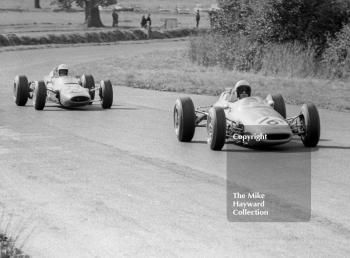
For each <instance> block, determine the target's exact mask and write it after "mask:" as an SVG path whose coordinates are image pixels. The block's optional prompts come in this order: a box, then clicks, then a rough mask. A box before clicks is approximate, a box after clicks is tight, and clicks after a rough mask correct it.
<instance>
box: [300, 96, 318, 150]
mask: <svg viewBox="0 0 350 258" xmlns="http://www.w3.org/2000/svg"><path fill="white" fill-rule="evenodd" d="M300 119H301V122H302V124H303V127H304V133H303V134H302V135H301V140H302V142H303V144H304V145H305V147H316V145H317V144H318V141H319V140H320V131H321V125H320V116H319V114H318V111H317V108H316V106H315V105H314V104H312V103H309V104H304V105H303V106H302V107H301V115H300Z"/></svg>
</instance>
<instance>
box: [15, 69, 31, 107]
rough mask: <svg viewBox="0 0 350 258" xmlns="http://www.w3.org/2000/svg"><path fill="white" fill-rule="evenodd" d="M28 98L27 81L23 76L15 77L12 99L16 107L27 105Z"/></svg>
mask: <svg viewBox="0 0 350 258" xmlns="http://www.w3.org/2000/svg"><path fill="white" fill-rule="evenodd" d="M28 97H29V84H28V79H27V77H26V76H24V75H17V76H16V77H15V81H14V84H13V98H14V101H15V103H16V105H17V106H24V105H25V104H27V101H28Z"/></svg>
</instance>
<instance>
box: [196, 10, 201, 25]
mask: <svg viewBox="0 0 350 258" xmlns="http://www.w3.org/2000/svg"><path fill="white" fill-rule="evenodd" d="M200 19H201V15H200V14H199V9H198V10H197V12H196V28H197V29H198V26H199V21H200Z"/></svg>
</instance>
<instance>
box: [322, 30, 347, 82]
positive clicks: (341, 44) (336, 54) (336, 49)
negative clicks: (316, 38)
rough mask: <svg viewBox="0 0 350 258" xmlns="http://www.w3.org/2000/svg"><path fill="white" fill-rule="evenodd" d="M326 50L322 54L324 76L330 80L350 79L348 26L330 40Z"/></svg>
mask: <svg viewBox="0 0 350 258" xmlns="http://www.w3.org/2000/svg"><path fill="white" fill-rule="evenodd" d="M328 45H329V46H328V48H327V49H326V50H325V52H324V54H323V65H324V67H325V70H326V74H327V75H328V77H331V78H349V77H350V24H348V25H346V26H344V28H343V29H342V30H341V31H340V32H339V33H338V34H337V35H336V38H335V39H330V40H329V42H328Z"/></svg>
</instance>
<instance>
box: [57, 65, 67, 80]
mask: <svg viewBox="0 0 350 258" xmlns="http://www.w3.org/2000/svg"><path fill="white" fill-rule="evenodd" d="M57 71H58V76H59V77H61V76H68V66H67V65H66V64H60V65H59V66H58V67H57Z"/></svg>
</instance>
